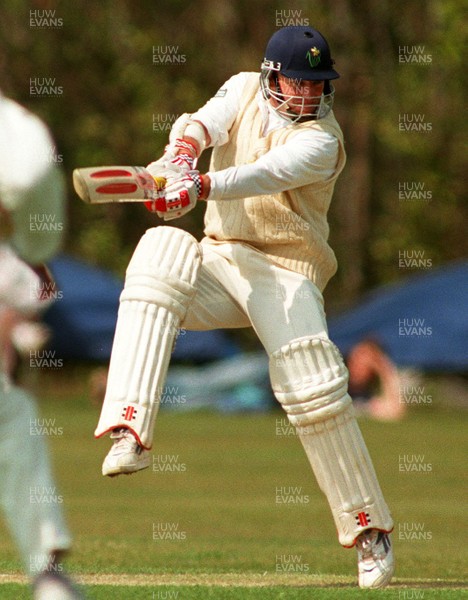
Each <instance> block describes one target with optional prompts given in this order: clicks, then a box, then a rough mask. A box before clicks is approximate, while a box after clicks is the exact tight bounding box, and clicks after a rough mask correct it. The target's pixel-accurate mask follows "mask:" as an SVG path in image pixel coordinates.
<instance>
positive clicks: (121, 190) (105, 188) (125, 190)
mask: <svg viewBox="0 0 468 600" xmlns="http://www.w3.org/2000/svg"><path fill="white" fill-rule="evenodd" d="M137 189H138V186H137V184H136V183H130V182H129V183H126V182H125V183H108V184H106V185H101V186H100V187H98V188H96V192H98V193H99V194H131V193H133V192H136V191H137Z"/></svg>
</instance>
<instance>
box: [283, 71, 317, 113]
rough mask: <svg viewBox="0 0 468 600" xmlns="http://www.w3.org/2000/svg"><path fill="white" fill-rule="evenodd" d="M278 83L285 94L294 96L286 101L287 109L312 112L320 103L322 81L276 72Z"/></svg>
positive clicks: (296, 111) (297, 111)
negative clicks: (290, 76) (297, 77)
mask: <svg viewBox="0 0 468 600" xmlns="http://www.w3.org/2000/svg"><path fill="white" fill-rule="evenodd" d="M278 83H279V86H280V89H281V92H282V93H283V94H284V95H285V96H295V97H293V98H291V99H290V100H289V101H288V109H289V110H290V111H291V112H294V113H296V114H299V113H300V112H301V111H302V112H303V113H309V114H314V113H315V112H316V110H317V108H318V106H319V104H320V98H321V96H322V93H323V88H324V85H325V84H324V82H323V81H308V80H306V79H290V78H288V77H285V76H284V75H281V74H278Z"/></svg>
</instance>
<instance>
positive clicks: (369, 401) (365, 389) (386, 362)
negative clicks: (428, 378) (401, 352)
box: [346, 339, 406, 421]
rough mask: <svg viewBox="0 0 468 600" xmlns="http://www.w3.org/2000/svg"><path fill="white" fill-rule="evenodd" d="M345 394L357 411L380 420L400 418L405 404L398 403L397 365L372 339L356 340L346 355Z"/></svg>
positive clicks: (403, 413)
mask: <svg viewBox="0 0 468 600" xmlns="http://www.w3.org/2000/svg"><path fill="white" fill-rule="evenodd" d="M346 363H347V367H348V371H349V393H350V395H351V397H352V398H353V400H354V404H355V407H356V409H357V412H358V414H366V415H368V416H370V417H372V418H374V419H378V420H380V421H397V420H399V419H401V418H403V417H404V415H405V413H406V405H405V404H404V403H402V402H400V389H401V381H400V374H399V372H398V368H397V367H396V365H395V364H394V363H393V362H392V360H391V359H390V357H389V356H388V355H387V354H386V353H385V351H384V350H383V348H382V347H381V345H380V344H379V343H378V342H377V341H375V340H372V339H366V340H363V341H362V342H359V343H358V344H356V346H354V348H352V350H351V351H350V352H349V354H348V356H347V360H346Z"/></svg>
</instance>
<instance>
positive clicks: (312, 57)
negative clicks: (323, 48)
mask: <svg viewBox="0 0 468 600" xmlns="http://www.w3.org/2000/svg"><path fill="white" fill-rule="evenodd" d="M306 58H307V60H308V61H309V64H310V66H311V67H316V66H317V65H318V64H319V62H320V50H319V49H318V48H317V46H313V47H312V48H311V49H310V50H308V51H307V54H306Z"/></svg>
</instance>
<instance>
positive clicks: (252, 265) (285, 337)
mask: <svg viewBox="0 0 468 600" xmlns="http://www.w3.org/2000/svg"><path fill="white" fill-rule="evenodd" d="M201 247H202V249H203V263H202V266H201V268H200V271H199V276H198V279H197V282H196V284H195V286H196V288H197V293H196V295H195V297H194V299H193V301H192V303H191V305H190V307H189V309H188V312H187V315H186V317H185V319H184V321H183V323H182V324H181V326H182V327H183V328H185V329H189V330H198V331H202V330H209V329H229V328H243V327H253V329H254V330H255V332H256V334H257V336H258V338H259V340H260V341H261V343H262V344H263V346H264V348H265V350H266V351H267V353H268V354H271V353H272V352H274V351H276V350H278V349H279V348H281V347H282V346H284V345H285V344H288V343H289V342H291V341H292V340H295V339H297V338H301V337H304V336H321V337H328V330H327V324H326V320H325V312H324V307H323V297H322V294H321V292H320V290H319V289H318V288H317V286H315V285H314V284H313V283H312V282H311V281H310V280H309V279H307V278H306V277H304V276H303V275H300V274H299V273H295V272H293V271H289V270H287V269H284V268H283V267H280V266H278V265H275V264H273V263H272V262H271V261H270V260H269V259H268V258H267V257H266V256H265V255H264V254H263V253H261V252H259V251H257V250H255V248H252V247H251V246H248V245H246V244H241V243H232V244H231V243H225V242H223V243H220V244H213V243H211V242H206V241H204V242H202V243H201Z"/></svg>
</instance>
